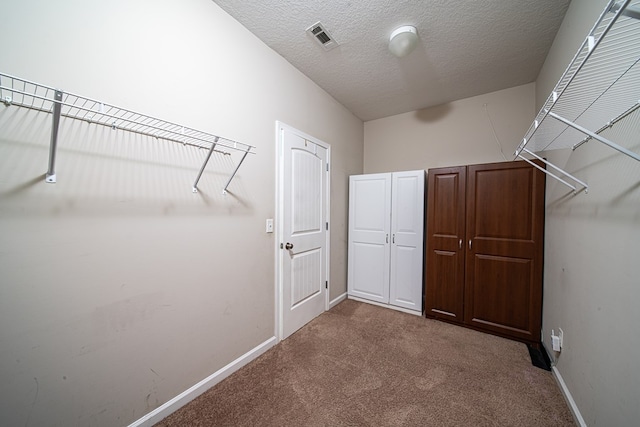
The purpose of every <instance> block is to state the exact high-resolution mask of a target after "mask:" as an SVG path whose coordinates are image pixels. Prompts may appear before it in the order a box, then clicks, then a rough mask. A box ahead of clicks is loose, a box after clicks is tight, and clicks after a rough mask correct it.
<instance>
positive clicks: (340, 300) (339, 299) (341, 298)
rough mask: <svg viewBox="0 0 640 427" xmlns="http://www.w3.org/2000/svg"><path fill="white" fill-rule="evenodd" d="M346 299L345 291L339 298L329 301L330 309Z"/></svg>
mask: <svg viewBox="0 0 640 427" xmlns="http://www.w3.org/2000/svg"><path fill="white" fill-rule="evenodd" d="M346 299H347V293H346V292H345V293H344V294H342V295H339V296H338V297H337V298H335V299H333V300H332V301H329V310H331V309H332V308H333V307H335V306H336V305H338V304H340V303H341V302H342V301H344V300H346Z"/></svg>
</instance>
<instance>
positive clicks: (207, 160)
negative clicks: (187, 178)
mask: <svg viewBox="0 0 640 427" xmlns="http://www.w3.org/2000/svg"><path fill="white" fill-rule="evenodd" d="M219 139H220V138H219V137H217V136H216V138H215V139H214V140H213V143H212V144H211V148H209V152H208V153H207V158H206V159H204V163H203V164H202V167H201V168H200V172H198V177H197V178H196V180H195V181H194V182H193V189H192V190H191V191H193V192H194V193H197V192H198V181H200V177H202V173H203V172H204V169H205V168H206V167H207V163H209V159H210V158H211V155H212V154H213V150H214V149H215V148H216V144H217V143H218V140H219Z"/></svg>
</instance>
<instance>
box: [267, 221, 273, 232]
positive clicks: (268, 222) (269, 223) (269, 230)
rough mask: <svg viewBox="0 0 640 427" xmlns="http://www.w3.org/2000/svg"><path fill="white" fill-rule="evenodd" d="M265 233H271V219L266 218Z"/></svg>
mask: <svg viewBox="0 0 640 427" xmlns="http://www.w3.org/2000/svg"><path fill="white" fill-rule="evenodd" d="M266 232H267V233H273V218H268V219H267V227H266Z"/></svg>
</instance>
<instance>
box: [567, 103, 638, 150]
mask: <svg viewBox="0 0 640 427" xmlns="http://www.w3.org/2000/svg"><path fill="white" fill-rule="evenodd" d="M638 108H640V101H638V102H636V103H635V105H634V106H633V107H631V108H629V109H627V111H625V112H624V113H622V114H620V115H619V116H618V117H616V118H615V119H613V120H610V121H609V122H607V123H606V124H605V125H604V126H602V127H601V128H600V129H598V130H597V131H595V133H597V134H598V135H600V134H601V133H602V132H603V131H604V130H605V129H609V128H610V127H613V125H615V124H616V123H618V122H619V121H620V120H622V119H624V118H625V117H627V116H628V115H629V114H631V113H633V112H634V111H636V110H637V109H638ZM591 139H592V138H591V137H590V136H587V137H586V138H585V139H583V140H582V141H580V142H578V143H577V144H574V145H573V147H571V150H573V151H575V150H576V149H578V148H580V147H581V146H582V145H583V144H586V143H587V142H589V140H591Z"/></svg>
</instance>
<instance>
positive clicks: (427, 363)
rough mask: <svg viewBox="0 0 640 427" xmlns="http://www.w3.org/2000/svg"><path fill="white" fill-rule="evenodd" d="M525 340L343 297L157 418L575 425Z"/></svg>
mask: <svg viewBox="0 0 640 427" xmlns="http://www.w3.org/2000/svg"><path fill="white" fill-rule="evenodd" d="M573 425H575V424H574V422H573V418H572V415H571V413H570V411H569V409H568V407H567V405H566V403H565V401H564V398H563V397H562V394H561V393H560V390H559V388H558V386H557V385H556V382H555V380H554V379H553V377H552V375H551V373H550V372H548V371H545V370H542V369H540V368H536V367H534V366H533V365H532V364H531V359H530V357H529V352H528V350H527V347H526V345H525V344H522V343H518V342H515V341H510V340H507V339H503V338H500V337H496V336H492V335H488V334H483V333H481V332H476V331H472V330H469V329H465V328H462V327H458V326H454V325H450V324H447V323H443V322H438V321H435V320H429V319H425V318H421V317H418V316H412V315H409V314H404V313H400V312H397V311H393V310H390V309H385V308H381V307H377V306H373V305H370V304H364V303H359V302H355V301H351V300H347V301H344V302H342V303H340V304H339V305H338V306H336V307H334V308H333V309H332V310H330V311H328V312H326V313H324V314H322V315H321V316H319V317H318V318H316V319H315V320H313V321H312V322H310V323H309V324H308V325H306V326H305V327H303V328H302V329H300V330H299V331H298V332H296V333H295V334H293V335H292V336H291V337H289V338H288V339H286V340H284V341H282V342H281V343H280V344H278V345H276V346H275V347H274V348H272V349H271V350H269V351H268V352H266V353H265V354H263V355H262V356H261V357H259V358H258V359H256V360H255V361H253V362H252V363H250V364H249V365H247V366H245V367H244V368H242V369H241V370H239V371H238V372H236V373H234V374H233V375H231V376H230V377H228V378H227V379H225V380H224V381H222V382H220V383H219V384H218V385H216V386H215V387H213V388H212V389H211V390H209V391H207V392H206V393H204V394H203V395H201V396H200V397H198V398H197V399H195V400H194V401H192V402H191V403H189V404H188V405H186V406H185V407H183V408H181V409H180V410H178V411H177V412H175V413H173V414H172V415H170V416H169V417H167V418H166V419H164V420H163V421H161V422H160V423H158V424H157V426H573Z"/></svg>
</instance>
